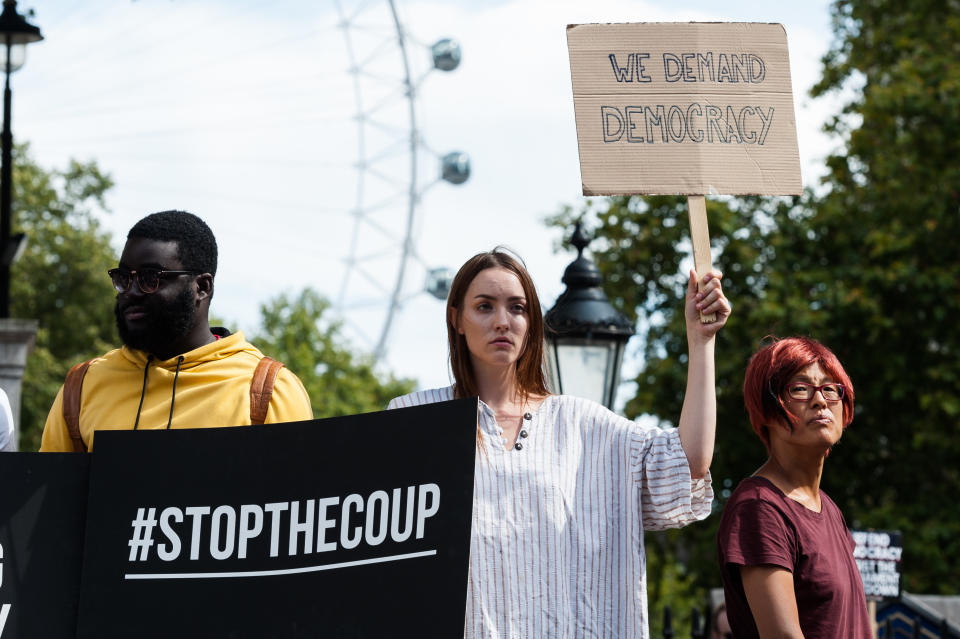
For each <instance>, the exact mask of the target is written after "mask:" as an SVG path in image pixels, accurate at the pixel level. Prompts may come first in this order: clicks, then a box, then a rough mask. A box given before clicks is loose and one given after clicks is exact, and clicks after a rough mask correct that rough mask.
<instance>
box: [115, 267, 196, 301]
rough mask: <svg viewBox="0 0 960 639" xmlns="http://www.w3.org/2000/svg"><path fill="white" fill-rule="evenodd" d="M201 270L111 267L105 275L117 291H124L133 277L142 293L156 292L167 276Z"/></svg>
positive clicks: (192, 273) (193, 272) (176, 275)
mask: <svg viewBox="0 0 960 639" xmlns="http://www.w3.org/2000/svg"><path fill="white" fill-rule="evenodd" d="M200 273H202V271H170V270H167V269H162V268H153V267H150V266H148V267H145V268H142V269H139V270H136V271H134V270H129V269H121V268H112V269H110V270H109V271H107V275H109V276H110V279H111V280H112V281H113V288H115V289H116V291H117V293H125V292H126V291H128V290H129V289H130V285H131V284H132V283H133V281H134V279H136V281H137V287H139V289H140V291H141V292H143V293H147V294H150V293H156V292H157V289H158V288H160V280H162V279H164V278H168V277H179V276H180V275H200Z"/></svg>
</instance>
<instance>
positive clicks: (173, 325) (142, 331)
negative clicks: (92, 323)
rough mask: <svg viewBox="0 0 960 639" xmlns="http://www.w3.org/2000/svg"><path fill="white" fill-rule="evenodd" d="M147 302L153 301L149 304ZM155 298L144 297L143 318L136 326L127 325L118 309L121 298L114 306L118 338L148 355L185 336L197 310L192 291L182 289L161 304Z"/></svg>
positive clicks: (163, 349) (164, 348)
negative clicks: (167, 301) (166, 302)
mask: <svg viewBox="0 0 960 639" xmlns="http://www.w3.org/2000/svg"><path fill="white" fill-rule="evenodd" d="M150 302H154V303H153V304H151V303H150ZM156 302H157V300H156V299H150V298H147V299H144V301H143V303H141V304H139V306H143V307H144V308H145V309H146V311H147V313H146V317H144V318H143V320H141V321H140V322H138V324H139V325H138V326H136V327H129V326H127V322H126V320H125V319H124V317H123V313H122V312H121V310H120V301H119V300H117V303H116V304H115V305H114V307H113V313H114V315H115V316H116V319H117V332H118V333H120V339H121V340H122V341H123V343H124V344H126V345H127V346H129V347H130V348H135V349H137V350H141V351H146V352H148V353H151V354H155V353H157V352H163V351H165V350H167V349H169V348H170V345H171V344H173V343H174V342H176V341H177V340H179V339H180V338H182V337H184V336H185V335H186V334H187V333H189V332H190V330H191V329H192V328H193V327H194V324H195V320H196V315H197V311H196V308H195V306H194V299H193V291H191V290H190V289H189V288H184V289H183V291H181V292H180V293H179V294H178V295H177V296H176V297H175V298H174V299H173V301H172V302H171V303H170V304H168V305H166V306H164V305H162V304H158V303H156Z"/></svg>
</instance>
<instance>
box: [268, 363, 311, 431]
mask: <svg viewBox="0 0 960 639" xmlns="http://www.w3.org/2000/svg"><path fill="white" fill-rule="evenodd" d="M310 419H313V409H312V408H311V407H310V396H309V395H307V390H306V389H305V388H304V387H303V383H302V382H301V381H300V378H298V377H297V376H296V375H294V374H293V373H292V372H291V371H290V370H289V369H288V368H286V367H283V368H281V369H280V373H279V374H278V375H277V380H276V382H274V385H273V395H271V396H270V410H268V411H267V419H266V420H265V421H266V423H267V424H280V423H283V422H302V421H306V420H310Z"/></svg>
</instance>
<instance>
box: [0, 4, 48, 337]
mask: <svg viewBox="0 0 960 639" xmlns="http://www.w3.org/2000/svg"><path fill="white" fill-rule="evenodd" d="M0 35H2V37H3V39H4V41H5V43H6V47H5V48H4V49H3V52H4V54H5V56H6V58H5V60H4V69H5V71H6V85H5V86H4V89H3V137H2V139H0V144H2V146H3V150H2V167H0V218H2V219H0V318H4V317H10V265H11V264H13V260H14V258H15V257H16V255H17V252H18V249H19V248H20V246H21V244H22V242H23V239H24V238H23V237H22V236H20V237H16V238H13V237H11V235H10V224H11V216H12V211H11V208H10V204H11V202H10V201H11V197H12V193H13V134H12V133H11V132H10V101H11V95H12V94H11V92H10V74H11V73H13V72H14V71H16V70H17V69H19V68H20V67H22V66H23V63H24V61H25V60H26V56H27V45H28V44H30V43H31V42H38V41H40V40H43V36H42V35H40V28H39V27H35V26H33V25H32V24H30V23H29V22H27V21H26V20H25V19H24V18H23V16H21V15H20V14H19V13H17V0H3V13H2V14H0Z"/></svg>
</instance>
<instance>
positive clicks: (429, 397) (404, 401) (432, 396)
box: [387, 385, 453, 410]
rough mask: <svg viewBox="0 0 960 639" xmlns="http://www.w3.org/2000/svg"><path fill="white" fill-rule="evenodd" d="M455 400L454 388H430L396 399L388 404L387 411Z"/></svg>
mask: <svg viewBox="0 0 960 639" xmlns="http://www.w3.org/2000/svg"><path fill="white" fill-rule="evenodd" d="M452 399H453V386H452V385H451V386H445V387H443V388H430V389H427V390H420V391H413V392H412V393H407V394H406V395H401V396H399V397H394V398H393V399H391V400H390V403H389V404H387V410H392V409H394V408H408V407H410V406H422V405H423V404H434V403H436V402H446V401H449V400H452Z"/></svg>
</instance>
